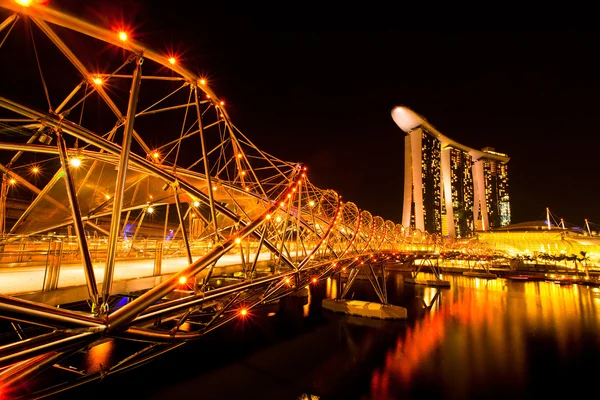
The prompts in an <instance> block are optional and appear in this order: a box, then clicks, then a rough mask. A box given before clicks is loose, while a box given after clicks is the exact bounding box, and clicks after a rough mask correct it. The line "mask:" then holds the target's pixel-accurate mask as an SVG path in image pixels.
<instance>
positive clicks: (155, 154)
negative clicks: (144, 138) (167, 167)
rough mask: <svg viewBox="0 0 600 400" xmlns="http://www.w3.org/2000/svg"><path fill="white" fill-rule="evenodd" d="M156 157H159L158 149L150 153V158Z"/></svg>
mask: <svg viewBox="0 0 600 400" xmlns="http://www.w3.org/2000/svg"><path fill="white" fill-rule="evenodd" d="M158 157H160V153H159V152H158V151H155V152H154V153H152V158H154V159H155V160H156V159H158Z"/></svg>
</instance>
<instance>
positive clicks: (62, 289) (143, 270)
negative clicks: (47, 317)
mask: <svg viewBox="0 0 600 400" xmlns="http://www.w3.org/2000/svg"><path fill="white" fill-rule="evenodd" d="M254 257H255V254H251V259H252V260H253V259H254ZM197 258H198V257H194V258H193V259H194V260H196V259H197ZM269 258H270V253H269V252H264V253H261V254H260V255H259V258H258V260H259V261H267V260H269ZM187 265H188V262H187V258H186V257H176V258H165V259H163V260H162V268H161V274H160V275H158V276H153V272H154V259H148V258H146V259H139V260H120V261H117V262H116V264H115V274H114V280H113V293H122V294H124V293H128V292H132V291H136V290H143V289H150V288H152V287H153V286H155V285H156V284H158V283H160V282H162V281H163V280H165V279H168V278H169V277H170V276H171V275H172V274H174V273H176V272H178V271H180V270H182V269H183V268H184V267H186V266H187ZM228 267H232V268H228ZM216 268H217V269H216V271H215V272H216V274H217V275H218V274H219V273H225V272H227V273H233V272H235V271H241V269H242V267H241V262H240V256H239V255H236V254H231V255H225V256H223V257H221V259H219V261H218V262H217V264H216ZM45 273H46V269H45V267H39V266H38V267H33V266H32V267H11V268H0V294H2V295H11V296H17V297H21V298H24V299H28V300H35V301H41V302H43V303H47V304H52V305H58V304H64V303H68V302H73V301H81V300H85V299H87V298H88V295H87V288H86V281H85V275H84V272H83V268H82V265H81V264H62V265H61V267H60V276H59V280H58V287H57V289H56V290H52V291H46V292H42V286H43V282H44V275H45ZM94 274H95V276H96V281H97V283H98V284H99V286H100V287H101V286H102V285H101V284H102V282H103V281H104V264H95V265H94Z"/></svg>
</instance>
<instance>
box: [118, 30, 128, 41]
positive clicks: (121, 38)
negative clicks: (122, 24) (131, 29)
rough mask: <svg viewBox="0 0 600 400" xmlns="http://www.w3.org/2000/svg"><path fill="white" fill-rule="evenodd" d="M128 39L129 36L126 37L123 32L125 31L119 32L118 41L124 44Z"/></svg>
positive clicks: (125, 33)
mask: <svg viewBox="0 0 600 400" xmlns="http://www.w3.org/2000/svg"><path fill="white" fill-rule="evenodd" d="M128 37H129V35H127V32H125V31H120V32H119V40H120V41H121V42H126V41H127V38H128Z"/></svg>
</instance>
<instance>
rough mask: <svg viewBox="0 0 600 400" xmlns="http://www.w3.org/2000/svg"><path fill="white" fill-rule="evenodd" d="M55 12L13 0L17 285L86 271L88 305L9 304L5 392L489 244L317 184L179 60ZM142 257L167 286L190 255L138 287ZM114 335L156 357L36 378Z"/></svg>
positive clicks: (12, 259) (4, 28)
mask: <svg viewBox="0 0 600 400" xmlns="http://www.w3.org/2000/svg"><path fill="white" fill-rule="evenodd" d="M45 3H46V2H37V1H34V0H31V1H26V0H19V1H9V0H0V35H2V36H1V37H2V39H1V40H0V43H2V44H1V45H0V57H2V62H0V76H1V77H2V78H0V79H2V83H1V84H0V129H1V131H2V135H1V136H0V172H1V173H2V183H1V192H0V228H1V229H0V231H1V232H0V233H1V234H2V242H1V243H0V279H3V278H2V277H3V276H4V277H5V278H4V279H7V278H6V277H8V276H9V275H8V272H9V271H11V269H13V268H37V267H40V266H43V269H44V278H43V281H40V282H34V284H35V289H34V290H33V291H39V292H48V291H50V292H52V291H55V290H56V289H58V288H59V287H60V284H59V281H60V279H61V277H63V276H65V275H66V274H67V272H72V270H73V269H77V270H78V271H79V272H80V273H81V274H82V276H83V277H84V278H85V279H84V284H83V288H84V290H85V294H86V296H85V297H86V302H84V303H82V304H77V305H69V304H63V305H61V307H60V308H57V307H53V306H50V305H48V304H44V303H43V302H33V301H26V300H24V299H23V298H21V297H18V296H14V295H10V294H7V293H6V292H5V293H4V294H1V293H0V324H1V325H0V326H1V327H2V329H3V332H5V333H6V334H5V335H2V336H1V337H0V387H1V388H2V389H1V391H0V392H1V394H0V396H2V395H7V394H8V395H9V396H13V395H14V396H15V397H18V396H21V395H24V394H23V393H22V389H23V387H24V386H23V385H21V383H22V382H27V388H28V390H29V392H28V395H32V394H34V395H35V396H37V397H43V396H47V395H51V394H53V393H56V392H58V391H61V390H64V389H66V388H69V387H72V386H75V385H78V384H80V383H81V382H82V381H91V380H94V379H100V378H101V377H103V376H106V375H107V374H111V373H115V372H120V371H123V370H126V369H129V368H133V367H135V366H137V365H140V364H142V363H144V362H146V361H147V360H149V359H151V358H153V357H156V356H158V355H160V354H162V353H164V352H166V351H168V350H172V349H174V348H176V347H178V346H180V345H182V344H184V343H186V342H189V341H192V340H196V339H199V338H201V337H202V336H203V335H205V334H207V333H209V332H211V331H213V330H215V329H217V328H219V327H221V326H223V325H225V324H227V323H228V322H230V321H233V320H235V319H238V318H244V317H245V316H246V315H247V313H249V312H251V310H252V309H253V308H255V307H258V306H260V305H263V304H268V303H270V302H274V301H277V300H278V299H279V298H281V297H283V296H287V295H289V294H291V293H293V292H295V291H297V290H299V289H301V288H303V287H305V286H306V285H308V284H310V283H311V282H317V281H319V280H321V279H325V278H327V277H329V276H331V275H333V274H335V273H337V272H338V271H340V270H341V269H342V268H344V269H350V270H352V269H357V268H360V266H361V265H365V263H366V264H367V265H368V264H373V263H383V262H386V261H389V260H391V259H393V258H394V257H396V258H395V259H398V256H399V255H400V254H410V253H411V252H413V253H414V252H417V253H419V252H420V253H422V254H426V253H430V254H435V253H436V252H439V251H446V250H447V249H453V248H455V247H459V248H462V249H468V251H475V250H473V249H476V248H477V246H476V244H473V242H460V241H446V240H442V239H441V238H438V237H435V236H432V235H428V234H427V233H424V232H419V231H411V230H410V229H409V228H405V227H402V226H400V225H398V224H395V223H393V222H392V221H385V220H384V219H383V218H381V217H379V216H373V215H371V214H370V213H369V212H368V211H366V210H360V209H359V208H358V207H357V206H356V205H355V204H353V203H351V202H345V201H342V200H341V198H340V196H339V195H338V194H337V193H336V192H335V191H333V190H323V189H320V188H318V187H316V186H314V185H313V184H312V183H311V181H310V180H309V177H308V173H309V171H307V168H306V167H305V166H303V165H302V164H300V163H297V162H288V161H284V160H281V159H279V158H277V157H275V156H272V155H270V154H269V153H268V152H266V151H264V150H263V149H260V148H258V147H257V146H255V145H254V144H253V143H252V141H251V140H250V139H249V138H248V137H246V136H245V135H244V134H243V133H242V132H241V131H240V130H239V129H238V128H237V127H236V126H235V125H234V123H233V122H232V120H231V119H230V117H229V114H228V112H227V104H226V103H225V101H224V100H223V99H222V98H221V97H220V96H219V94H218V93H217V92H216V91H215V90H214V88H213V86H212V85H211V82H210V81H209V80H208V79H207V78H206V77H203V76H199V75H197V74H195V73H193V72H191V71H192V69H187V68H186V67H185V66H183V65H181V64H180V63H179V60H178V59H177V55H175V54H170V53H168V52H158V51H155V50H152V49H150V48H148V47H146V46H145V45H144V44H142V43H140V42H138V41H136V40H135V32H125V31H119V30H118V29H117V30H111V29H105V28H102V27H100V26H97V25H94V24H91V23H88V22H85V21H82V20H80V19H78V18H76V17H73V16H69V15H66V14H64V13H61V12H60V11H57V10H55V9H53V8H51V6H48V5H45ZM17 61H18V68H17V67H15V65H16V63H17ZM191 68H194V70H195V66H192V67H191ZM278 140H284V139H278ZM133 259H138V260H144V261H147V262H148V265H151V266H152V273H151V275H152V276H158V275H161V274H164V272H165V269H167V267H169V266H172V265H173V264H172V263H173V262H174V260H175V259H180V260H181V259H182V260H183V262H182V264H180V265H179V266H178V267H177V268H176V270H174V271H172V272H171V273H170V275H169V276H168V277H166V278H165V279H161V280H156V284H155V285H153V287H151V288H149V289H148V290H144V291H140V292H135V293H132V292H129V291H126V292H122V291H120V290H119V286H118V283H119V279H120V278H119V274H120V273H121V272H122V271H126V270H131V269H132V268H133V266H132V265H133V264H132V262H133V261H132V260H133ZM224 260H228V261H227V262H226V263H225V262H224ZM169 263H171V264H169ZM224 265H227V266H229V267H228V268H223V266H224ZM13 271H14V269H13ZM224 271H226V272H224ZM225 274H227V276H231V277H233V278H235V279H220V278H221V277H223V276H224V275H225ZM19 284H20V282H16V283H15V286H18V285H19ZM182 287H183V288H185V289H186V290H185V291H183V293H184V295H182V294H181V293H182V291H181V289H182ZM15 292H17V293H18V292H19V290H18V288H17V287H14V288H12V290H11V291H10V293H15ZM124 296H125V297H124ZM123 299H126V300H127V301H123ZM25 332H26V333H25ZM107 340H111V341H123V340H135V341H137V342H142V343H146V344H147V346H146V347H143V348H142V349H141V350H138V351H136V352H135V353H132V354H127V355H124V356H123V358H121V359H119V360H115V362H114V363H113V364H111V365H104V366H103V368H102V369H101V370H100V371H98V370H85V369H81V370H80V371H78V372H79V373H78V374H75V375H76V379H66V380H65V382H63V383H60V384H58V385H57V386H53V387H46V386H43V385H42V386H36V382H37V381H34V380H30V378H32V377H33V376H34V375H37V374H39V373H41V372H47V371H50V370H52V369H53V368H54V366H56V365H60V364H61V363H63V362H65V360H68V359H70V357H71V356H73V354H75V353H77V352H78V351H80V350H82V349H89V348H93V347H94V346H96V345H99V344H101V343H104V342H105V341H107ZM20 390H21V391H20Z"/></svg>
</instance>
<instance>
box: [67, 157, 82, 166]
mask: <svg viewBox="0 0 600 400" xmlns="http://www.w3.org/2000/svg"><path fill="white" fill-rule="evenodd" d="M69 164H71V167H74V168H78V167H79V166H81V159H80V158H77V157H73V158H71V160H69Z"/></svg>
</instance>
